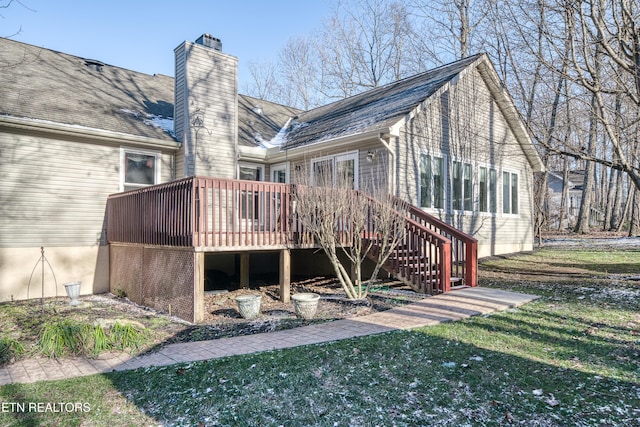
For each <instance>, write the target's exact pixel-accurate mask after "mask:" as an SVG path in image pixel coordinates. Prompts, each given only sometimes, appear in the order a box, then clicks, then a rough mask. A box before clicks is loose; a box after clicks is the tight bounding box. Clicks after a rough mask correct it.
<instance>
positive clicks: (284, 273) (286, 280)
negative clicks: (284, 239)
mask: <svg viewBox="0 0 640 427" xmlns="http://www.w3.org/2000/svg"><path fill="white" fill-rule="evenodd" d="M290 299H291V251H290V250H289V249H283V250H281V251H280V301H282V302H284V303H287V302H289V301H290Z"/></svg>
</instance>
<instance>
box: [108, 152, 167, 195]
mask: <svg viewBox="0 0 640 427" xmlns="http://www.w3.org/2000/svg"><path fill="white" fill-rule="evenodd" d="M128 154H140V155H142V156H153V157H154V158H155V161H154V173H153V174H154V177H153V181H154V182H153V184H135V183H133V184H127V182H126V169H127V168H126V165H125V162H126V159H127V155H128ZM161 168H162V152H160V151H155V150H145V149H143V148H133V147H120V174H119V175H120V182H119V190H120V191H121V192H122V191H125V187H135V188H131V189H130V190H134V189H135V190H137V189H140V188H145V187H150V186H152V185H157V184H159V183H160V180H161V177H162V174H161V173H160V172H161Z"/></svg>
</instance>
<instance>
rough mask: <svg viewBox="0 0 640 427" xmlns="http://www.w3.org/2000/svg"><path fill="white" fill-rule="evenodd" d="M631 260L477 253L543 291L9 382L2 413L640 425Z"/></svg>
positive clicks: (176, 420)
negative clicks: (486, 305)
mask: <svg viewBox="0 0 640 427" xmlns="http://www.w3.org/2000/svg"><path fill="white" fill-rule="evenodd" d="M639 263H640V251H638V250H637V249H636V250H633V249H628V248H627V249H625V250H615V249H612V248H608V247H607V248H600V249H591V250H577V249H575V248H567V247H560V248H549V249H543V250H539V251H536V252H535V253H533V254H521V255H515V256H509V257H499V258H494V259H490V260H485V261H483V262H481V268H480V282H481V285H482V286H491V287H499V288H503V289H509V290H516V291H521V292H529V293H535V294H538V295H541V296H542V298H540V299H539V300H537V301H535V302H533V303H530V304H528V305H526V306H524V307H522V308H520V309H516V310H510V311H507V312H501V313H496V314H492V315H488V316H480V317H474V318H471V319H467V320H464V321H460V322H455V323H449V324H443V325H440V326H436V327H429V328H424V329H419V330H414V331H409V332H393V333H387V334H384V335H379V336H371V337H365V338H360V339H353V340H346V341H341V342H337V343H332V344H325V345H318V346H309V347H303V348H295V349H290V350H282V351H273V352H267V353H261V354H254V355H249V356H242V357H233V358H225V359H220V360H213V361H208V362H201V363H192V364H188V365H175V366H171V367H165V368H149V369H140V370H137V371H129V372H118V373H112V374H109V375H104V376H91V377H84V378H78V379H73V380H66V381H57V382H49V383H44V382H41V383H36V384H17V385H8V386H4V387H1V388H0V399H1V400H2V404H1V407H0V409H1V411H0V425H7V426H10V425H15V426H24V425H27V426H31V425H55V424H57V425H64V426H68V425H70V426H73V425H87V426H111V427H115V426H127V425H131V426H143V425H170V426H174V425H176V426H198V425H206V426H214V425H215V426H217V425H228V426H237V425H243V426H244V425H248V426H251V425H256V426H257V425H265V426H271V425H273V426H279V425H283V426H309V425H318V426H332V425H337V426H369V425H372V426H375V425H380V426H393V425H397V426H405V425H406V426H414V425H427V426H462V425H469V426H499V425H522V426H640V421H639V420H640V364H639V361H640V354H639V353H640V281H638V275H640V266H639ZM30 403H31V404H33V405H32V409H33V410H32V411H29V409H30V408H29V406H28V405H29V404H30ZM20 404H22V405H23V406H24V408H25V409H24V410H21V409H22V408H21V407H19V406H17V405H20ZM38 404H40V406H37V405H38ZM47 404H49V406H47ZM56 404H58V405H57V406H56ZM40 410H41V411H40ZM56 410H58V411H57V412H55V411H56Z"/></svg>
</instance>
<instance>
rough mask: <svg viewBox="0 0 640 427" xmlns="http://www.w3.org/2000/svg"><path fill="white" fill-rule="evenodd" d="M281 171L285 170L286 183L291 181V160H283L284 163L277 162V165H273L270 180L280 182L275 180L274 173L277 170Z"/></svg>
mask: <svg viewBox="0 0 640 427" xmlns="http://www.w3.org/2000/svg"><path fill="white" fill-rule="evenodd" d="M280 171H284V183H285V184H288V183H289V176H290V173H289V171H290V165H289V162H283V163H276V164H275V165H271V174H270V177H269V178H270V181H271V182H278V181H276V180H275V177H274V175H273V174H274V173H275V172H280Z"/></svg>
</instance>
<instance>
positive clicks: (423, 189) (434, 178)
mask: <svg viewBox="0 0 640 427" xmlns="http://www.w3.org/2000/svg"><path fill="white" fill-rule="evenodd" d="M444 177H445V161H444V158H443V157H437V156H431V155H428V154H422V155H420V207H422V208H435V209H443V208H444V193H445V191H444V189H445V188H444V185H445V184H444V183H445V179H444Z"/></svg>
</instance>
